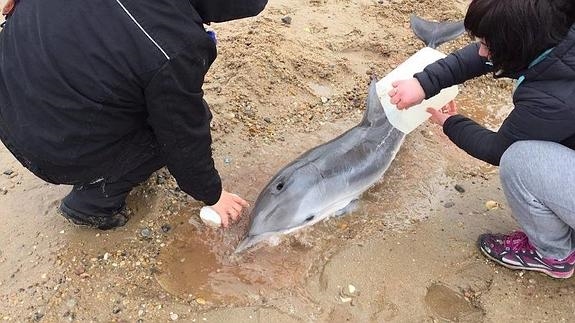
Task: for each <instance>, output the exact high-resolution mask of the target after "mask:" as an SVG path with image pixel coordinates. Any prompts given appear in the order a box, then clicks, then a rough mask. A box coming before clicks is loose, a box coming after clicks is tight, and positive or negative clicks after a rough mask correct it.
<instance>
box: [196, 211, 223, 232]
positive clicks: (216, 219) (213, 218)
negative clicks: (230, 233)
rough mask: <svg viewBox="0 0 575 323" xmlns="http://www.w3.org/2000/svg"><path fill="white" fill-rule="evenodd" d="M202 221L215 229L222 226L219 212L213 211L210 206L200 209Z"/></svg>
mask: <svg viewBox="0 0 575 323" xmlns="http://www.w3.org/2000/svg"><path fill="white" fill-rule="evenodd" d="M200 219H202V222H204V223H205V224H206V225H209V226H211V227H214V228H219V227H221V226H222V219H221V218H220V215H219V214H218V212H216V211H215V210H214V209H212V208H211V207H210V206H204V207H202V208H201V209H200Z"/></svg>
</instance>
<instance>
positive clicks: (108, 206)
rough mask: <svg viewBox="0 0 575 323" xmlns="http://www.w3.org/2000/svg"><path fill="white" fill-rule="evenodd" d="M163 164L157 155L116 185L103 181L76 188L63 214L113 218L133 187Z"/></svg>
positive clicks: (66, 203)
mask: <svg viewBox="0 0 575 323" xmlns="http://www.w3.org/2000/svg"><path fill="white" fill-rule="evenodd" d="M164 165H165V162H164V159H163V158H162V157H161V156H159V155H155V156H153V157H151V158H150V159H148V160H146V161H145V162H144V163H143V164H141V165H140V166H138V167H137V168H135V169H134V170H132V171H130V172H128V173H127V174H125V175H124V176H122V177H120V178H119V179H117V180H115V181H114V182H107V181H106V180H105V179H102V180H100V181H96V182H93V183H86V184H82V185H74V187H73V188H72V191H71V192H70V193H69V194H68V195H67V196H66V197H65V198H64V199H63V200H62V204H61V205H60V207H61V209H62V211H63V212H65V213H68V214H70V215H72V216H74V217H78V218H87V217H109V216H112V215H114V214H116V213H118V212H120V211H121V210H122V209H123V208H124V206H125V204H126V197H127V196H128V194H129V193H130V191H131V190H132V189H133V188H134V187H136V186H138V185H139V184H140V183H142V182H144V181H146V180H147V179H148V178H149V177H150V175H152V173H154V172H155V171H157V170H158V169H160V168H162V167H163V166H164Z"/></svg>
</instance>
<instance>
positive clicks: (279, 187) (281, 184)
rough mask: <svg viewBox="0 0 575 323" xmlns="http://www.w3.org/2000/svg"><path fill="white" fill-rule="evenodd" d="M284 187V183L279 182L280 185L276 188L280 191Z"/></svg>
mask: <svg viewBox="0 0 575 323" xmlns="http://www.w3.org/2000/svg"><path fill="white" fill-rule="evenodd" d="M283 188H284V183H283V182H279V183H278V185H277V186H276V189H277V190H278V191H281V190H282V189H283Z"/></svg>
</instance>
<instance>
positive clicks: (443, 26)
mask: <svg viewBox="0 0 575 323" xmlns="http://www.w3.org/2000/svg"><path fill="white" fill-rule="evenodd" d="M410 24H411V30H413V33H414V34H415V35H416V36H417V37H419V39H421V40H423V42H424V43H425V46H427V47H431V48H436V47H437V46H439V45H441V44H443V43H445V42H448V41H450V40H452V39H455V38H457V37H459V36H460V35H461V34H463V32H465V27H464V26H463V21H458V22H435V21H428V20H425V19H422V18H419V17H418V16H415V15H412V16H411V18H410Z"/></svg>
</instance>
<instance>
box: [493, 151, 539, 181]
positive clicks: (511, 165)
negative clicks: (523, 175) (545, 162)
mask: <svg viewBox="0 0 575 323" xmlns="http://www.w3.org/2000/svg"><path fill="white" fill-rule="evenodd" d="M531 145H532V142H529V141H518V142H515V143H514V144H512V145H511V146H509V148H507V150H506V151H505V153H503V156H501V160H500V162H499V175H500V177H501V181H503V182H506V181H508V180H509V179H511V178H516V177H517V176H518V175H520V172H521V171H523V170H525V162H526V159H527V158H529V153H530V151H532V147H531Z"/></svg>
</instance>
